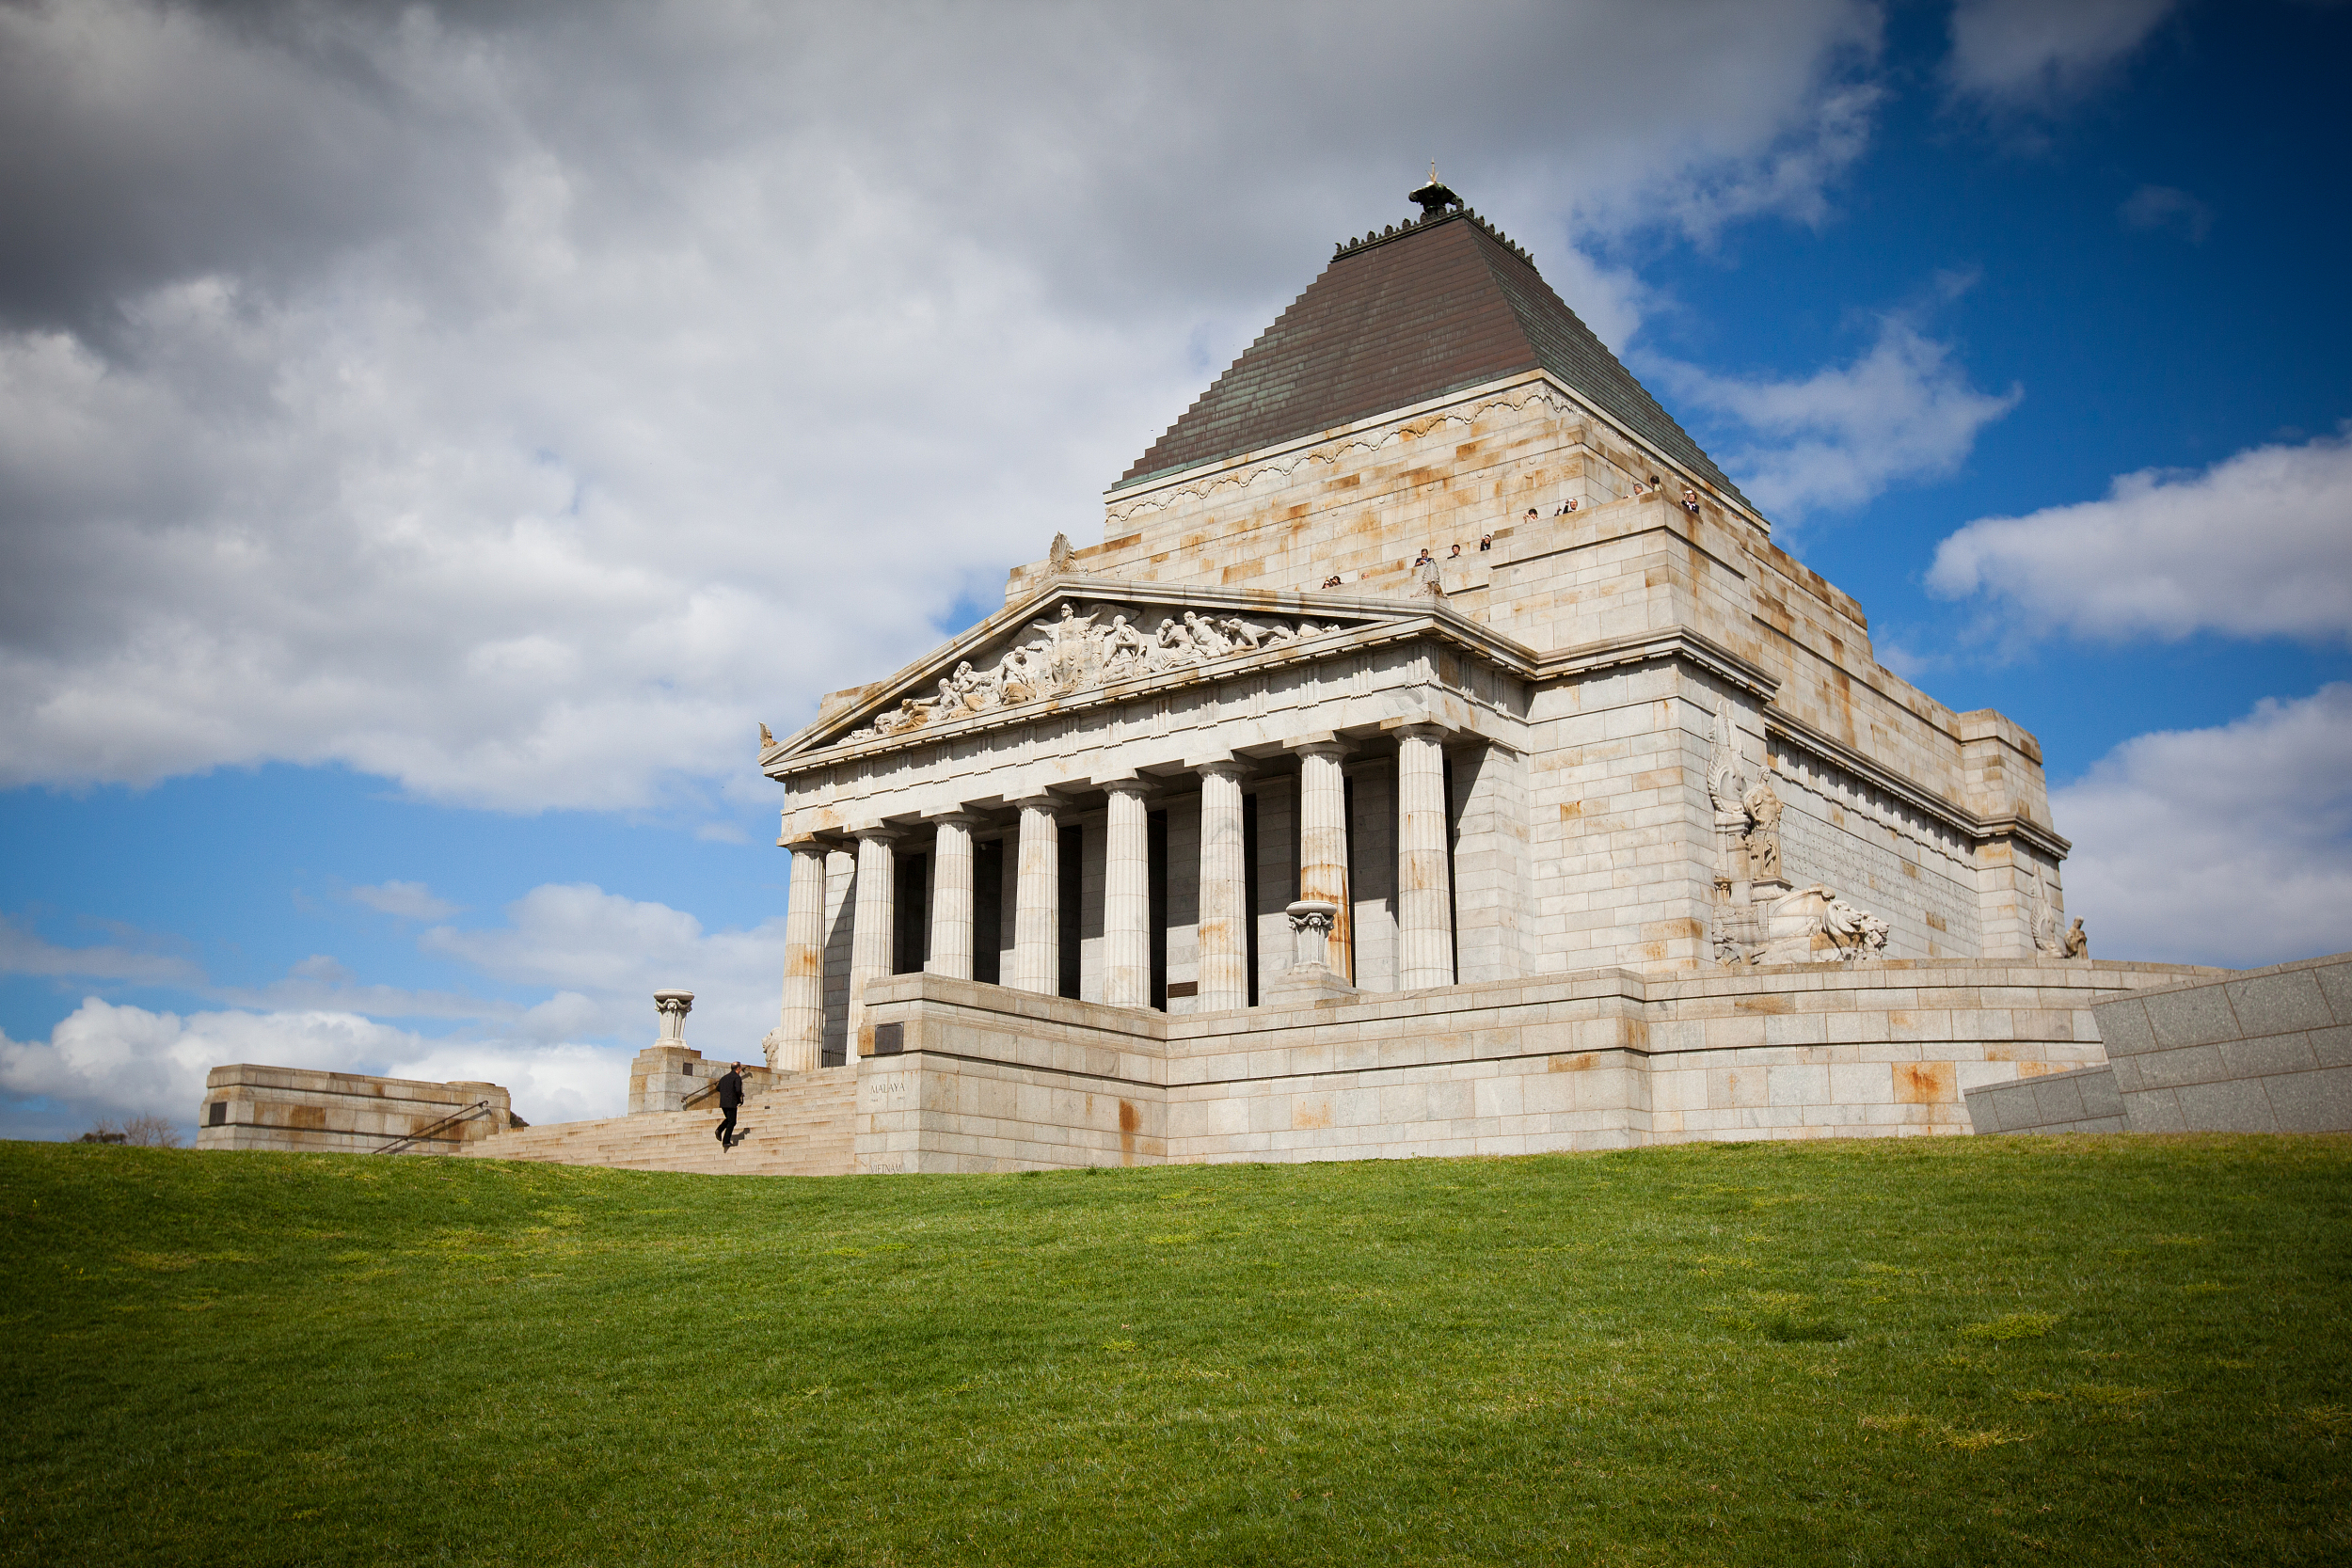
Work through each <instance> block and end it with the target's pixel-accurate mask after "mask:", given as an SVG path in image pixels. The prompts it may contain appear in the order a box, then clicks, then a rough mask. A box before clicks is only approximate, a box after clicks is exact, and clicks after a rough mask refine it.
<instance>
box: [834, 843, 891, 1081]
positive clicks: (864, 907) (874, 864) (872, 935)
mask: <svg viewBox="0 0 2352 1568" xmlns="http://www.w3.org/2000/svg"><path fill="white" fill-rule="evenodd" d="M897 841H898V834H897V833H896V832H891V831H890V830H889V829H886V828H871V829H866V830H864V831H861V832H859V833H858V835H857V912H856V914H855V915H854V916H852V917H851V920H850V1029H849V1050H848V1052H847V1053H845V1054H844V1055H843V1057H842V1065H844V1066H845V1067H851V1068H854V1067H856V1066H857V1059H858V1058H859V1057H860V1056H870V1055H872V1054H873V1053H874V1026H873V1025H872V1024H870V1023H868V1022H866V983H867V982H868V981H870V980H876V979H879V978H881V977H882V975H885V974H889V973H890V960H891V957H892V954H891V949H892V948H893V947H894V946H896V945H897V941H896V939H897V937H898V919H897V916H898V900H897V896H896V895H897V892H898V885H897V884H898V876H897V872H898V856H897V854H896V853H894V851H893V848H892V846H893V845H894V844H896V843H897Z"/></svg>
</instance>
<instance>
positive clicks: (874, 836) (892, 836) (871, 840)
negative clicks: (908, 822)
mask: <svg viewBox="0 0 2352 1568" xmlns="http://www.w3.org/2000/svg"><path fill="white" fill-rule="evenodd" d="M905 836H906V831H905V830H904V829H902V828H894V827H892V826H891V825H890V824H889V823H887V822H876V823H872V824H869V825H868V826H866V827H863V828H851V829H850V837H851V838H854V839H856V840H857V841H858V842H859V843H860V844H896V843H898V840H900V839H901V838H904V837H905Z"/></svg>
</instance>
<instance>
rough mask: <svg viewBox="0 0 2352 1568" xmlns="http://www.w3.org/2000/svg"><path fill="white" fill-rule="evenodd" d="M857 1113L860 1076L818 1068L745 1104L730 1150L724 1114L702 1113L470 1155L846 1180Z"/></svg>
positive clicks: (612, 1123) (558, 1134)
mask: <svg viewBox="0 0 2352 1568" xmlns="http://www.w3.org/2000/svg"><path fill="white" fill-rule="evenodd" d="M856 1115H857V1082H856V1079H855V1077H854V1075H852V1074H850V1073H846V1072H842V1071H840V1070H838V1069H835V1070H833V1071H830V1072H828V1071H823V1070H819V1071H817V1072H807V1073H794V1074H792V1075H791V1076H789V1077H787V1078H786V1079H784V1080H783V1081H782V1082H780V1083H779V1084H778V1085H776V1086H775V1087H774V1088H772V1089H771V1090H769V1091H768V1092H767V1093H766V1094H763V1095H758V1096H756V1097H755V1098H752V1099H749V1100H746V1101H743V1108H742V1110H741V1111H740V1112H739V1113H738V1115H737V1117H736V1134H737V1142H736V1145H735V1147H734V1148H730V1149H723V1148H720V1147H719V1144H718V1140H717V1139H716V1138H715V1137H714V1136H713V1135H712V1134H713V1133H714V1132H717V1130H718V1126H719V1113H718V1112H717V1111H716V1110H715V1109H713V1110H704V1109H696V1110H691V1111H665V1112H654V1113H649V1114H645V1115H641V1116H633V1117H606V1118H604V1119H602V1120H598V1121H566V1122H556V1123H553V1124H551V1125H548V1126H546V1127H526V1128H517V1129H515V1130H513V1131H511V1132H501V1133H498V1134H497V1135H495V1136H493V1137H488V1138H483V1139H480V1140H478V1141H477V1142H475V1143H472V1144H469V1145H468V1146H467V1148H466V1150H465V1153H466V1156H467V1157H469V1158H472V1159H484V1160H542V1161H546V1162H548V1163H550V1164H562V1165H612V1166H615V1167H618V1168H621V1169H626V1170H676V1171H700V1172H705V1173H707V1174H710V1175H719V1176H846V1175H848V1174H849V1173H850V1170H851V1169H853V1168H854V1155H853V1146H854V1140H855V1137H856V1132H857V1129H856Z"/></svg>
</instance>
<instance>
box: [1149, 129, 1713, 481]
mask: <svg viewBox="0 0 2352 1568" xmlns="http://www.w3.org/2000/svg"><path fill="white" fill-rule="evenodd" d="M1412 195H1413V198H1414V199H1415V200H1417V201H1420V202H1421V203H1422V216H1421V217H1419V218H1417V219H1415V220H1413V221H1411V222H1408V223H1406V224H1403V225H1400V226H1399V227H1397V228H1396V229H1394V230H1390V231H1388V232H1386V233H1380V234H1373V235H1368V236H1366V237H1365V238H1364V239H1362V240H1359V241H1356V242H1354V243H1352V244H1345V245H1341V246H1340V247H1339V251H1338V253H1337V254H1336V255H1334V256H1333V257H1332V259H1331V264H1330V265H1329V266H1327V267H1326V268H1324V269H1323V274H1322V276H1321V277H1317V278H1316V279H1315V280H1314V281H1313V282H1312V283H1310V284H1309V285H1308V286H1307V291H1306V293H1302V294H1300V295H1299V296H1298V297H1297V298H1296V299H1295V300H1293V301H1292V302H1291V306H1290V309H1287V310H1284V311H1283V312H1282V313H1281V315H1280V316H1279V317H1278V318H1277V319H1276V321H1275V323H1274V325H1272V326H1269V327H1267V328H1266V329H1265V331H1264V332H1263V333H1261V334H1260V335H1259V337H1258V341H1256V342H1254V343H1252V344H1250V345H1249V347H1248V349H1247V350H1246V351H1245V352H1244V353H1243V355H1242V356H1241V357H1240V358H1238V359H1236V360H1234V361H1233V363H1232V366H1231V367H1230V368H1229V369H1228V370H1227V371H1226V372H1225V373H1224V374H1223V375H1220V376H1218V377H1217V378H1216V384H1215V385H1213V386H1212V387H1210V388H1209V389H1208V390H1207V391H1205V392H1203V393H1201V394H1200V398H1199V399H1198V400H1196V401H1195V402H1194V404H1193V405H1192V406H1191V407H1190V408H1188V409H1186V410H1185V411H1184V418H1182V419H1180V420H1177V421H1176V422H1175V423H1174V424H1172V425H1170V426H1169V427H1168V433H1167V434H1166V435H1164V436H1161V437H1160V438H1159V439H1158V440H1156V441H1154V442H1152V448H1151V450H1150V451H1146V452H1145V453H1144V454H1143V455H1142V456H1141V457H1139V458H1137V459H1136V462H1135V466H1134V467H1131V468H1129V469H1128V470H1127V471H1126V472H1125V473H1124V474H1122V475H1120V481H1119V483H1120V485H1126V484H1131V483H1135V482H1136V481H1137V480H1142V479H1150V478H1153V477H1156V476H1158V475H1161V474H1168V473H1176V472H1180V471H1182V470H1184V469H1186V468H1196V467H1200V466H1201V465H1202V464H1204V463H1215V462H1218V461H1221V460H1222V459H1225V458H1229V457H1235V456H1238V455H1240V454H1241V453H1243V452H1246V451H1258V450H1260V449H1262V448H1265V447H1271V446H1279V444H1281V443H1282V442H1284V441H1294V440H1297V439H1299V438H1301V437H1304V436H1312V435H1314V434H1316V433H1317V432H1318V431H1324V430H1329V429H1331V428H1332V427H1334V426H1336V425H1343V424H1350V423H1353V422H1354V421H1356V420H1367V419H1371V418H1373V417H1374V416H1375V415H1379V414H1385V413H1388V412H1390V411H1391V410H1392V409H1398V408H1408V407H1411V406H1412V405H1413V404H1419V403H1426V402H1428V401H1430V400H1432V399H1434V398H1440V397H1443V396H1445V395H1446V394H1448V393H1450V392H1457V391H1460V390H1462V389H1463V388H1469V387H1476V386H1478V385H1480V384H1482V383H1484V382H1488V381H1500V380H1502V378H1503V377H1505V376H1510V375H1516V374H1518V373H1519V372H1524V371H1532V370H1537V369H1542V370H1548V371H1549V372H1551V373H1552V374H1554V375H1556V376H1558V377H1559V378H1560V379H1561V380H1562V381H1564V382H1565V383H1566V384H1567V385H1568V386H1570V387H1572V388H1575V389H1576V390H1577V391H1578V392H1579V393H1580V394H1581V395H1582V396H1583V397H1584V398H1586V399H1587V400H1589V401H1590V402H1591V403H1592V404H1594V405H1595V406H1596V407H1597V408H1598V409H1599V410H1600V411H1601V412H1602V413H1604V414H1606V415H1607V416H1609V417H1610V418H1611V419H1613V420H1616V421H1617V422H1618V423H1619V424H1622V425H1624V426H1625V427H1626V428H1627V429H1628V430H1630V431H1632V432H1633V433H1634V434H1635V435H1637V436H1641V437H1642V438H1643V439H1645V440H1646V441H1648V442H1649V443H1650V444H1651V445H1652V446H1654V447H1656V448H1657V449H1658V450H1659V451H1661V452H1663V453H1664V454H1665V455H1666V456H1667V457H1668V458H1670V459H1672V460H1673V461H1674V462H1676V463H1677V464H1679V465H1681V466H1682V467H1684V468H1685V469H1687V470H1688V471H1689V472H1690V473H1692V475H1694V476H1696V477H1698V478H1700V479H1703V480H1705V481H1707V482H1708V483H1710V484H1714V485H1716V486H1718V487H1720V488H1721V489H1722V490H1723V491H1724V492H1725V493H1727V494H1729V495H1731V496H1733V497H1735V498H1737V499H1739V500H1740V503H1741V504H1742V505H1745V504H1747V498H1746V497H1745V496H1742V495H1740V490H1739V487H1738V486H1737V485H1735V484H1733V483H1731V481H1730V480H1729V479H1727V478H1725V477H1724V472H1723V470H1722V469H1720V468H1718V467H1715V464H1714V461H1713V460H1712V459H1711V458H1709V457H1708V455H1707V453H1706V452H1704V451H1700V450H1699V444H1698V443H1697V442H1696V441H1693V440H1692V439H1691V437H1690V435H1689V434H1688V433H1687V432H1685V431H1684V430H1683V428H1682V427H1681V426H1680V425H1678V424H1677V423H1676V422H1675V421H1674V419H1673V417H1672V416H1670V415H1669V414H1668V413H1667V412H1666V411H1665V409H1663V408H1661V407H1660V406H1659V404H1658V400H1657V399H1656V398H1653V397H1651V396H1650V395H1649V392H1648V390H1647V389H1646V388H1644V387H1643V385H1642V384H1641V383H1640V382H1638V381H1636V380H1634V379H1633V376H1632V374H1631V372H1629V371H1627V369H1626V368H1625V367H1624V366H1623V365H1621V364H1619V363H1618V362H1617V356H1615V355H1613V354H1612V353H1610V352H1609V350H1608V348H1607V346H1606V345H1604V344H1603V343H1602V342H1601V341H1600V340H1599V339H1598V338H1596V337H1595V336H1593V329H1592V328H1591V327H1589V326H1586V325H1584V324H1583V323H1582V322H1581V321H1580V320H1578V319H1577V314H1576V312H1575V311H1573V310H1571V309H1568V307H1567V304H1566V302H1565V301H1564V300H1562V299H1561V297H1560V296H1559V295H1558V294H1556V293H1552V290H1551V285H1550V284H1549V283H1546V282H1545V281H1544V279H1543V275H1542V274H1540V273H1538V272H1537V271H1536V270H1535V263H1534V260H1533V259H1532V258H1531V257H1529V256H1528V254H1527V253H1526V252H1525V251H1523V250H1521V249H1519V248H1518V246H1516V245H1512V244H1511V243H1510V242H1509V241H1508V240H1506V239H1504V238H1503V237H1502V235H1501V234H1498V233H1497V232H1495V230H1494V229H1493V228H1492V227H1491V226H1490V225H1488V224H1487V223H1486V221H1485V220H1484V219H1482V218H1480V217H1479V216H1478V215H1477V214H1474V213H1471V212H1470V211H1469V210H1468V209H1466V208H1464V207H1463V206H1462V205H1461V203H1460V199H1459V198H1456V197H1455V196H1454V193H1453V192H1452V191H1450V190H1447V189H1446V187H1445V186H1443V185H1441V184H1438V182H1437V180H1436V179H1435V177H1434V174H1433V177H1432V179H1431V181H1430V182H1429V183H1428V184H1427V185H1424V186H1422V188H1421V189H1420V190H1417V191H1415V192H1413V193H1412Z"/></svg>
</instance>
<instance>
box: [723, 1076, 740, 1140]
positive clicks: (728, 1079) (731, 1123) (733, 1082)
mask: <svg viewBox="0 0 2352 1568" xmlns="http://www.w3.org/2000/svg"><path fill="white" fill-rule="evenodd" d="M742 1104H743V1064H742V1063H740V1062H737V1063H734V1064H733V1065H731V1066H730V1067H729V1068H728V1069H727V1072H726V1076H725V1077H723V1078H722V1079H720V1080H719V1109H721V1110H722V1111H724V1112H725V1113H726V1119H725V1120H723V1121H722V1122H720V1123H719V1147H720V1148H734V1147H735V1113H736V1112H737V1111H738V1110H739V1109H741V1108H742Z"/></svg>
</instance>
